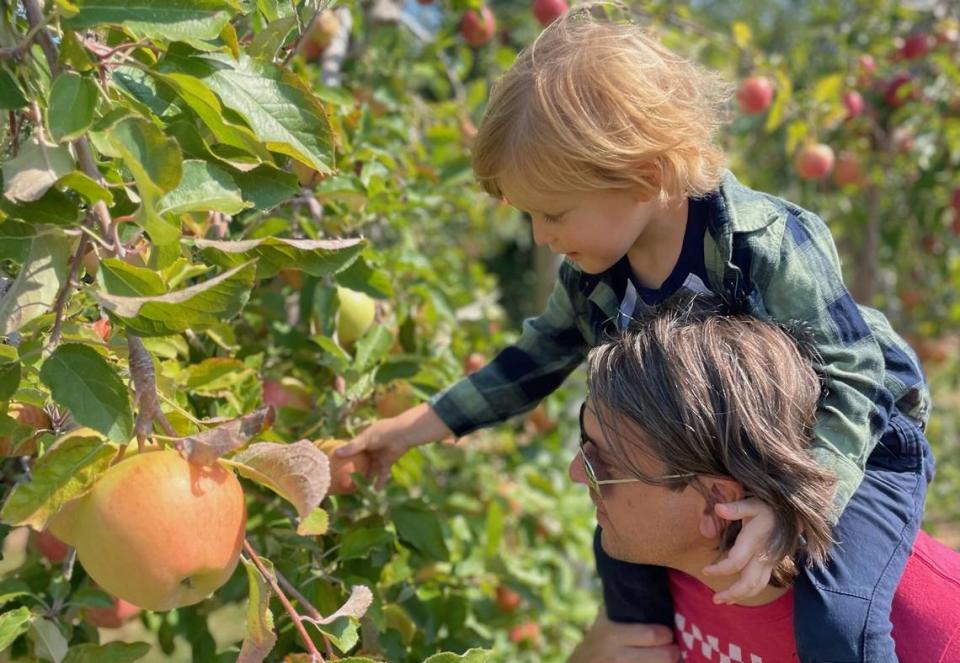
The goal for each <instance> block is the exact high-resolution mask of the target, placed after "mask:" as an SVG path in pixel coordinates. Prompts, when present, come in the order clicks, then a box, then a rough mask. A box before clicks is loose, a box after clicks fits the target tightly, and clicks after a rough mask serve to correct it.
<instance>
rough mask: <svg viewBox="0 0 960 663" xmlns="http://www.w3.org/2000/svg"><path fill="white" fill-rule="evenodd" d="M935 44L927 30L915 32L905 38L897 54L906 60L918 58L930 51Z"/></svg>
mask: <svg viewBox="0 0 960 663" xmlns="http://www.w3.org/2000/svg"><path fill="white" fill-rule="evenodd" d="M933 46H934V40H933V39H932V38H931V36H930V35H928V34H927V33H925V32H915V33H913V34H912V35H909V36H908V37H907V38H906V39H904V40H903V46H901V47H900V50H899V51H898V53H897V55H898V56H899V57H901V58H902V59H904V60H916V59H917V58H922V57H923V56H924V55H926V54H927V53H929V52H930V51H931V50H932V49H933Z"/></svg>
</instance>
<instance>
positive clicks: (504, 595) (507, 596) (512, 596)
mask: <svg viewBox="0 0 960 663" xmlns="http://www.w3.org/2000/svg"><path fill="white" fill-rule="evenodd" d="M519 605H520V595H519V594H517V593H516V592H515V591H513V590H512V589H510V588H509V587H507V586H506V585H498V586H497V607H498V608H500V612H502V613H503V614H505V615H509V614H510V613H511V612H513V611H514V610H516V609H517V607H518V606H519Z"/></svg>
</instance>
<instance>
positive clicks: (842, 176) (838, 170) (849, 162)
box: [833, 150, 863, 186]
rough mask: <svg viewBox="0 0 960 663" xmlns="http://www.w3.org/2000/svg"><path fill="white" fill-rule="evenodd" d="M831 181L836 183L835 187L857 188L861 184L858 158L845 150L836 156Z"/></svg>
mask: <svg viewBox="0 0 960 663" xmlns="http://www.w3.org/2000/svg"><path fill="white" fill-rule="evenodd" d="M833 181H834V182H836V184H837V186H847V185H856V186H859V185H860V184H861V183H862V182H863V173H862V172H861V171H860V158H859V157H858V156H857V155H856V154H854V153H853V152H849V151H847V150H844V151H843V152H841V153H840V154H839V156H837V165H836V167H835V168H834V170H833Z"/></svg>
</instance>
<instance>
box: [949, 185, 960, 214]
mask: <svg viewBox="0 0 960 663" xmlns="http://www.w3.org/2000/svg"><path fill="white" fill-rule="evenodd" d="M950 206H951V207H952V208H953V211H954V212H956V213H957V214H960V186H958V187H957V188H956V189H954V190H953V197H952V198H951V199H950Z"/></svg>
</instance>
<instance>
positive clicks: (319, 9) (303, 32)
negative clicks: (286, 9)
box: [283, 0, 332, 67]
mask: <svg viewBox="0 0 960 663" xmlns="http://www.w3.org/2000/svg"><path fill="white" fill-rule="evenodd" d="M331 2H332V0H323V2H321V3H320V4H319V5H318V6H317V10H316V11H315V12H313V16H311V17H310V20H309V21H308V22H307V24H306V26H304V25H303V24H302V23H301V21H300V14H298V13H296V12H294V15H295V16H296V19H297V27H298V28H300V34H298V35H297V38H296V39H294V40H293V43H292V44H290V50H288V51H287V54H286V56H284V58H283V66H284V67H286V66H287V65H288V64H290V60H291V59H293V56H294V55H295V54H296V52H297V49H298V48H299V47H300V42H301V41H303V38H304V36H306V34H307V30H309V29H310V27H311V26H312V25H313V22H314V21H316V20H317V17H318V16H319V15H320V14H322V13H323V12H324V11H326V9H327V7H329V6H330V3H331Z"/></svg>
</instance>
